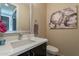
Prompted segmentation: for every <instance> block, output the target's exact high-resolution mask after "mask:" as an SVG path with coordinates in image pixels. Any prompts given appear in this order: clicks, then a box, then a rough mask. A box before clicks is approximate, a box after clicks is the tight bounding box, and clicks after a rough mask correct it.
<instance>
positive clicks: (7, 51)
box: [0, 37, 48, 56]
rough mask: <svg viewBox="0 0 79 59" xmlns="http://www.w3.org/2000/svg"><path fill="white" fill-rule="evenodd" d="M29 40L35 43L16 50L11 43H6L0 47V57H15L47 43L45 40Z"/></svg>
mask: <svg viewBox="0 0 79 59" xmlns="http://www.w3.org/2000/svg"><path fill="white" fill-rule="evenodd" d="M31 40H33V41H35V42H34V43H30V44H27V45H23V46H20V47H17V48H13V47H12V46H11V43H10V42H8V43H6V44H5V45H3V46H0V56H17V55H19V54H21V53H23V52H25V51H28V50H30V49H32V48H34V47H37V46H39V45H41V44H43V43H45V42H48V40H47V39H45V38H38V37H32V38H31Z"/></svg>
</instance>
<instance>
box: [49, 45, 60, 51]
mask: <svg viewBox="0 0 79 59" xmlns="http://www.w3.org/2000/svg"><path fill="white" fill-rule="evenodd" d="M47 50H48V51H51V52H59V50H58V48H56V47H54V46H51V45H48V46H47Z"/></svg>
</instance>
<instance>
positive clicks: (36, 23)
mask: <svg viewBox="0 0 79 59" xmlns="http://www.w3.org/2000/svg"><path fill="white" fill-rule="evenodd" d="M38 28H39V26H38V22H37V20H35V21H34V36H38Z"/></svg>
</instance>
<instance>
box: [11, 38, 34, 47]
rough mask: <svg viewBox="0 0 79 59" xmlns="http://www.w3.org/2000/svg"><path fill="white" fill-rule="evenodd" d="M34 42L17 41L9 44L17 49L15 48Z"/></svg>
mask: <svg viewBox="0 0 79 59" xmlns="http://www.w3.org/2000/svg"><path fill="white" fill-rule="evenodd" d="M34 42H35V41H33V40H29V39H27V40H19V41H15V42H11V46H12V47H13V48H17V47H21V46H23V45H28V44H31V43H34Z"/></svg>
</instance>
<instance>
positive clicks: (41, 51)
mask: <svg viewBox="0 0 79 59" xmlns="http://www.w3.org/2000/svg"><path fill="white" fill-rule="evenodd" d="M46 46H47V43H43V44H41V45H39V46H37V47H35V48H33V49H31V50H29V51H25V52H24V53H22V54H20V55H18V56H46Z"/></svg>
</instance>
